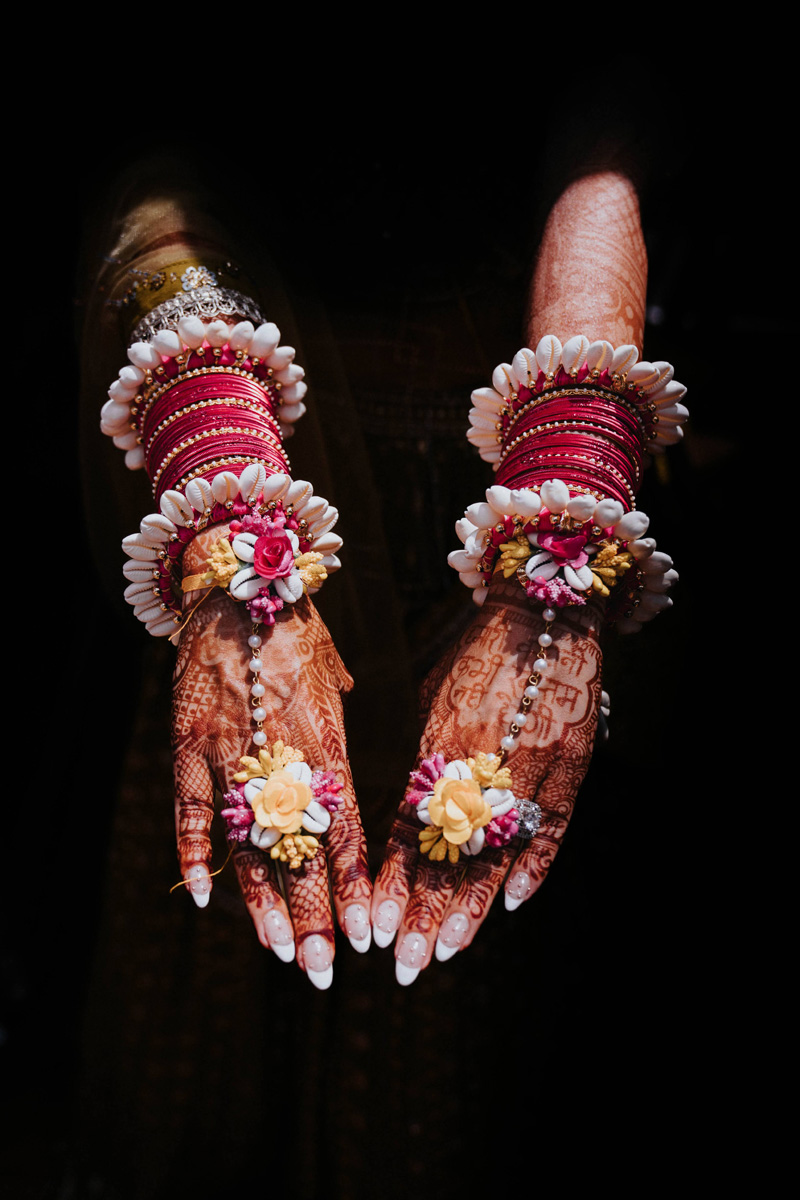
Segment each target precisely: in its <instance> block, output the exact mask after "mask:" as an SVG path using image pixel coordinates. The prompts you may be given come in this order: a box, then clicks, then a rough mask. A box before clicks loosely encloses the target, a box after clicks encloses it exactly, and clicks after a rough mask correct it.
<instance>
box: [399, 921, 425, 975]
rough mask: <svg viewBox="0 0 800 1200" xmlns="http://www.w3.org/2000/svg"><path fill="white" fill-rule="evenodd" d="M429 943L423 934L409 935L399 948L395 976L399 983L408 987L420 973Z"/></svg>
mask: <svg viewBox="0 0 800 1200" xmlns="http://www.w3.org/2000/svg"><path fill="white" fill-rule="evenodd" d="M427 948H428V943H427V942H426V940H425V938H424V937H423V936H422V934H421V933H407V934H406V936H405V937H404V938H403V940H402V942H401V943H400V945H399V946H398V947H397V962H396V963H395V975H396V976H397V982H398V983H402V985H403V987H408V985H409V984H410V983H413V982H414V980H415V979H416V978H417V976H418V975H419V973H420V969H421V967H422V962H423V959H424V958H425V951H426V950H427Z"/></svg>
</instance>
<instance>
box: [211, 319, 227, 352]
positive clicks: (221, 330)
mask: <svg viewBox="0 0 800 1200" xmlns="http://www.w3.org/2000/svg"><path fill="white" fill-rule="evenodd" d="M230 329H231V327H230V325H229V324H228V322H227V321H212V322H211V324H210V325H206V341H207V342H208V344H209V346H213V347H214V348H215V349H218V348H219V347H220V346H224V345H225V343H226V342H227V340H228V337H229V336H230Z"/></svg>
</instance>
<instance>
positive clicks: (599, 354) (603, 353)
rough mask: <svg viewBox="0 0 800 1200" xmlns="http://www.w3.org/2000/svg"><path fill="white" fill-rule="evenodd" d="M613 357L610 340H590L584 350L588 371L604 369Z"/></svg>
mask: <svg viewBox="0 0 800 1200" xmlns="http://www.w3.org/2000/svg"><path fill="white" fill-rule="evenodd" d="M613 357H614V347H613V346H612V345H611V342H606V341H600V342H592V344H591V346H589V348H588V350H587V351H586V365H587V366H588V368H589V370H590V371H605V370H606V368H607V367H610V366H611V360H612V358H613Z"/></svg>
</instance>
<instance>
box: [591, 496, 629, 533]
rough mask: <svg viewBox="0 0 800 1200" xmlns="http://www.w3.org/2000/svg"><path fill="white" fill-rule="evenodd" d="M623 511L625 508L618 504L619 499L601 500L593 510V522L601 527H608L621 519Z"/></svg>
mask: <svg viewBox="0 0 800 1200" xmlns="http://www.w3.org/2000/svg"><path fill="white" fill-rule="evenodd" d="M624 513H625V509H624V508H623V507H622V505H621V504H620V502H619V500H601V501H600V503H599V504H598V506H597V508H596V509H595V510H594V520H595V524H596V525H599V526H600V527H601V528H602V529H608V528H609V527H610V526H614V525H616V524H617V522H618V521H621V520H622V518H623V516H624Z"/></svg>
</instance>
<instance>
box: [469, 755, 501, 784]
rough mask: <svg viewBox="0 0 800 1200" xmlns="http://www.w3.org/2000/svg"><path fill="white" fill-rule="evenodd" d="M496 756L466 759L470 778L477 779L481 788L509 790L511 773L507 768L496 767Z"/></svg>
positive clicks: (478, 756)
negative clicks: (470, 773)
mask: <svg viewBox="0 0 800 1200" xmlns="http://www.w3.org/2000/svg"><path fill="white" fill-rule="evenodd" d="M497 761H498V760H497V755H496V754H484V753H483V751H481V752H480V754H476V755H475V757H474V758H468V759H467V766H468V767H469V769H470V771H472V778H473V779H477V781H478V783H479V784H480V785H481V787H485V788H488V787H493V788H499V789H501V790H502V789H503V788H510V787H511V772H510V770H509V769H508V767H500V768H499V769H498V766H497Z"/></svg>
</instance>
